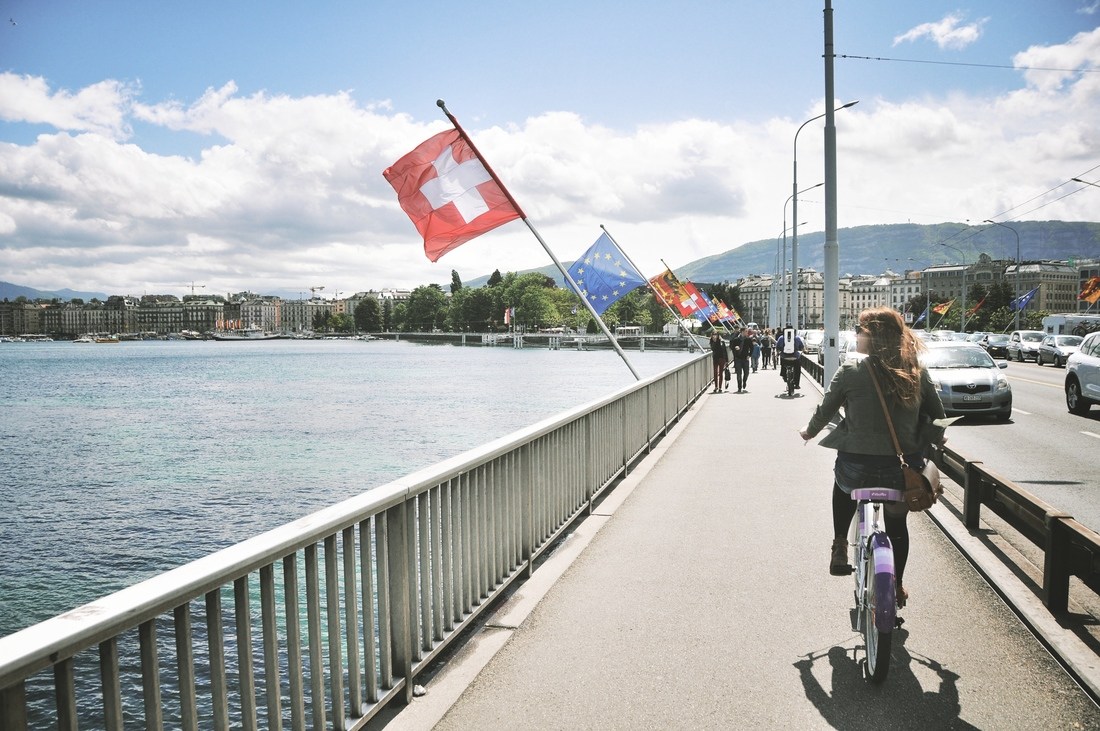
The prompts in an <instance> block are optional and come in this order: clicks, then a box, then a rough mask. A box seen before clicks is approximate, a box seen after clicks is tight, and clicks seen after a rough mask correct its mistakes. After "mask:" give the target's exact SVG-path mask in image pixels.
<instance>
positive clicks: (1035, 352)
mask: <svg viewBox="0 0 1100 731" xmlns="http://www.w3.org/2000/svg"><path fill="white" fill-rule="evenodd" d="M1045 335H1046V333H1044V332H1043V331H1042V330H1013V331H1012V332H1011V333H1010V334H1009V336H1008V345H1006V346H1005V357H1006V358H1007V359H1008V360H1012V359H1013V358H1015V359H1016V360H1018V361H1020V362H1021V363H1023V362H1024V360H1026V359H1028V358H1030V359H1031V360H1038V358H1039V343H1041V342H1043V337H1044V336H1045Z"/></svg>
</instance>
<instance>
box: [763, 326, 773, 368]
mask: <svg viewBox="0 0 1100 731" xmlns="http://www.w3.org/2000/svg"><path fill="white" fill-rule="evenodd" d="M774 347H775V338H774V337H772V331H771V329H770V328H769V329H767V330H764V332H762V333H760V357H761V359H762V360H763V361H764V370H767V369H768V366H769V365H770V364H771V362H772V349H773V348H774Z"/></svg>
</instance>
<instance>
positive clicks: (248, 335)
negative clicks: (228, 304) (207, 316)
mask: <svg viewBox="0 0 1100 731" xmlns="http://www.w3.org/2000/svg"><path fill="white" fill-rule="evenodd" d="M210 337H212V338H214V339H215V340H282V339H283V338H285V337H286V336H285V335H282V334H280V333H272V332H266V331H265V330H263V329H262V328H258V327H246V328H244V329H242V330H215V331H214V332H213V333H211V335H210Z"/></svg>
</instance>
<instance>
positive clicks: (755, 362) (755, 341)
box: [750, 330, 760, 373]
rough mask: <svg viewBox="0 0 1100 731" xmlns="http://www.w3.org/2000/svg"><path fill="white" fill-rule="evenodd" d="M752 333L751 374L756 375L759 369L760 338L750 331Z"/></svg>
mask: <svg viewBox="0 0 1100 731" xmlns="http://www.w3.org/2000/svg"><path fill="white" fill-rule="evenodd" d="M750 332H751V333H752V372H753V373H756V369H757V368H759V367H760V336H759V335H757V334H756V332H755V331H752V330H750Z"/></svg>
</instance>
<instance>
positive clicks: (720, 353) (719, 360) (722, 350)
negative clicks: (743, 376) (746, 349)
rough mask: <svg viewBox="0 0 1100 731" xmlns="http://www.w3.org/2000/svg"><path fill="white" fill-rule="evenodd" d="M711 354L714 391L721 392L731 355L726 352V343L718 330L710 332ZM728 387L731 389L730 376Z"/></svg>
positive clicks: (727, 380) (727, 382)
mask: <svg viewBox="0 0 1100 731" xmlns="http://www.w3.org/2000/svg"><path fill="white" fill-rule="evenodd" d="M710 355H711V365H712V366H713V367H714V391H713V393H719V392H720V391H721V390H722V379H723V377H725V374H726V373H727V372H728V370H727V368H726V365H727V364H728V363H729V357H728V355H727V353H726V343H725V342H724V341H723V340H722V336H721V335H719V334H718V331H717V330H715V331H714V332H712V333H711V334H710ZM726 388H727V389H729V378H728V377H727V378H726Z"/></svg>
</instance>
